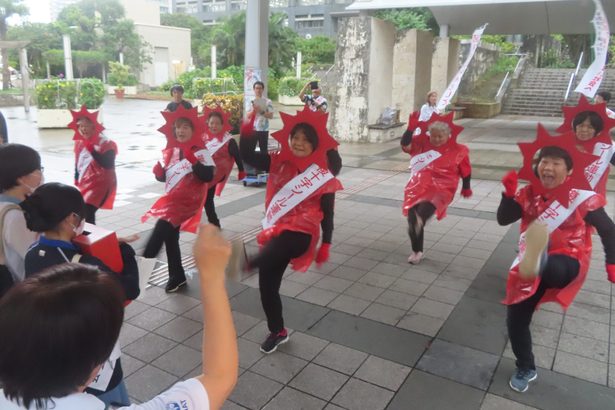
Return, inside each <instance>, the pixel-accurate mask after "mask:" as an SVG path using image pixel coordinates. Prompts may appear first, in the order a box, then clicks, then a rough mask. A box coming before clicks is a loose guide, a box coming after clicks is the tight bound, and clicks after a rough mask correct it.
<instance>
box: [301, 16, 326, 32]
mask: <svg viewBox="0 0 615 410" xmlns="http://www.w3.org/2000/svg"><path fill="white" fill-rule="evenodd" d="M324 26H325V15H324V14H301V15H296V16H295V28H296V29H297V30H299V29H309V28H322V27H324Z"/></svg>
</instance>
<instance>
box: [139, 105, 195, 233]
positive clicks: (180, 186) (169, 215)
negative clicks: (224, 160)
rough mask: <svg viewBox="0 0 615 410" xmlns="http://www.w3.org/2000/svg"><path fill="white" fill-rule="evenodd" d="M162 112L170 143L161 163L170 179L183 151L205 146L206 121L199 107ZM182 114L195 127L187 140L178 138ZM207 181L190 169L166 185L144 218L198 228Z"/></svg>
mask: <svg viewBox="0 0 615 410" xmlns="http://www.w3.org/2000/svg"><path fill="white" fill-rule="evenodd" d="M161 114H162V116H163V117H164V119H165V121H166V122H165V124H164V125H163V126H162V127H160V128H159V129H158V131H160V132H161V133H163V134H164V135H165V137H166V138H167V146H166V148H165V149H163V150H162V161H163V163H162V167H163V168H164V171H165V173H166V176H167V182H168V179H169V171H170V169H171V168H173V167H175V166H177V165H178V164H179V163H180V162H181V161H182V159H181V156H180V153H181V152H182V151H184V152H186V151H191V152H193V153H198V152H199V151H201V150H204V149H205V144H204V142H203V137H202V136H203V133H204V132H205V121H204V119H203V117H199V115H198V112H197V108H196V107H195V108H191V109H188V110H187V109H185V108H184V107H183V106H182V105H180V106H178V108H177V110H176V111H174V112H170V111H163V112H161ZM179 118H187V119H188V120H190V122H192V125H193V127H194V129H193V133H192V138H191V139H190V140H189V141H187V142H184V143H180V142H179V141H178V140H177V138H175V131H174V127H175V121H177V119H179ZM201 162H202V161H201ZM206 184H207V183H205V182H203V181H201V180H200V179H198V178H197V177H196V175H194V173H192V172H188V173H187V174H186V175H184V176H183V177H182V178H181V179H180V180H179V182H177V183H176V184H175V185H174V186H173V187H172V188H171V189H167V192H166V193H165V194H164V195H163V196H162V197H160V199H158V200H157V201H156V202H155V203H154V205H152V207H151V208H150V210H149V211H147V212H146V213H145V215H143V217H141V222H145V221H146V220H147V219H148V218H150V217H153V218H160V219H163V220H165V221H167V222H169V223H170V224H171V225H173V226H180V229H181V230H183V231H187V232H193V233H194V232H196V230H197V228H198V226H199V223H200V222H201V209H203V205H204V203H205V196H206V193H207V190H206V189H205V188H206Z"/></svg>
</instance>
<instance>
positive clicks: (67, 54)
mask: <svg viewBox="0 0 615 410" xmlns="http://www.w3.org/2000/svg"><path fill="white" fill-rule="evenodd" d="M62 41H63V44H64V71H66V72H65V73H64V78H66V79H67V80H72V79H73V78H74V77H73V53H72V50H71V45H70V36H69V35H68V34H64V35H63V36H62Z"/></svg>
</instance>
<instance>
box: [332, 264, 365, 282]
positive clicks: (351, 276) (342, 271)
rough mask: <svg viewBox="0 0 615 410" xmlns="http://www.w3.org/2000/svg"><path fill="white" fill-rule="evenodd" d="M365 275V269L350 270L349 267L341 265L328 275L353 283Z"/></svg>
mask: <svg viewBox="0 0 615 410" xmlns="http://www.w3.org/2000/svg"><path fill="white" fill-rule="evenodd" d="M366 273H367V270H365V269H357V268H351V267H350V266H343V265H342V266H340V267H339V268H337V269H335V270H334V271H333V272H331V273H330V275H331V276H335V277H336V278H342V279H346V280H350V281H353V282H355V281H357V280H359V279H361V278H362V277H363V276H365V274H366Z"/></svg>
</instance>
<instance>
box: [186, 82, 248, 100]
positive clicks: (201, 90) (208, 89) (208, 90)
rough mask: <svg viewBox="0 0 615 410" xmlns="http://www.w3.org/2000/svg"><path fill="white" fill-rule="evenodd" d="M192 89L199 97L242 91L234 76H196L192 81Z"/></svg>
mask: <svg viewBox="0 0 615 410" xmlns="http://www.w3.org/2000/svg"><path fill="white" fill-rule="evenodd" d="M192 90H193V93H194V95H195V96H196V97H197V98H198V97H199V96H200V97H203V96H204V95H205V94H228V93H236V92H238V91H240V88H238V86H237V84H235V81H233V79H232V78H213V79H212V78H195V79H194V80H193V81H192Z"/></svg>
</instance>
